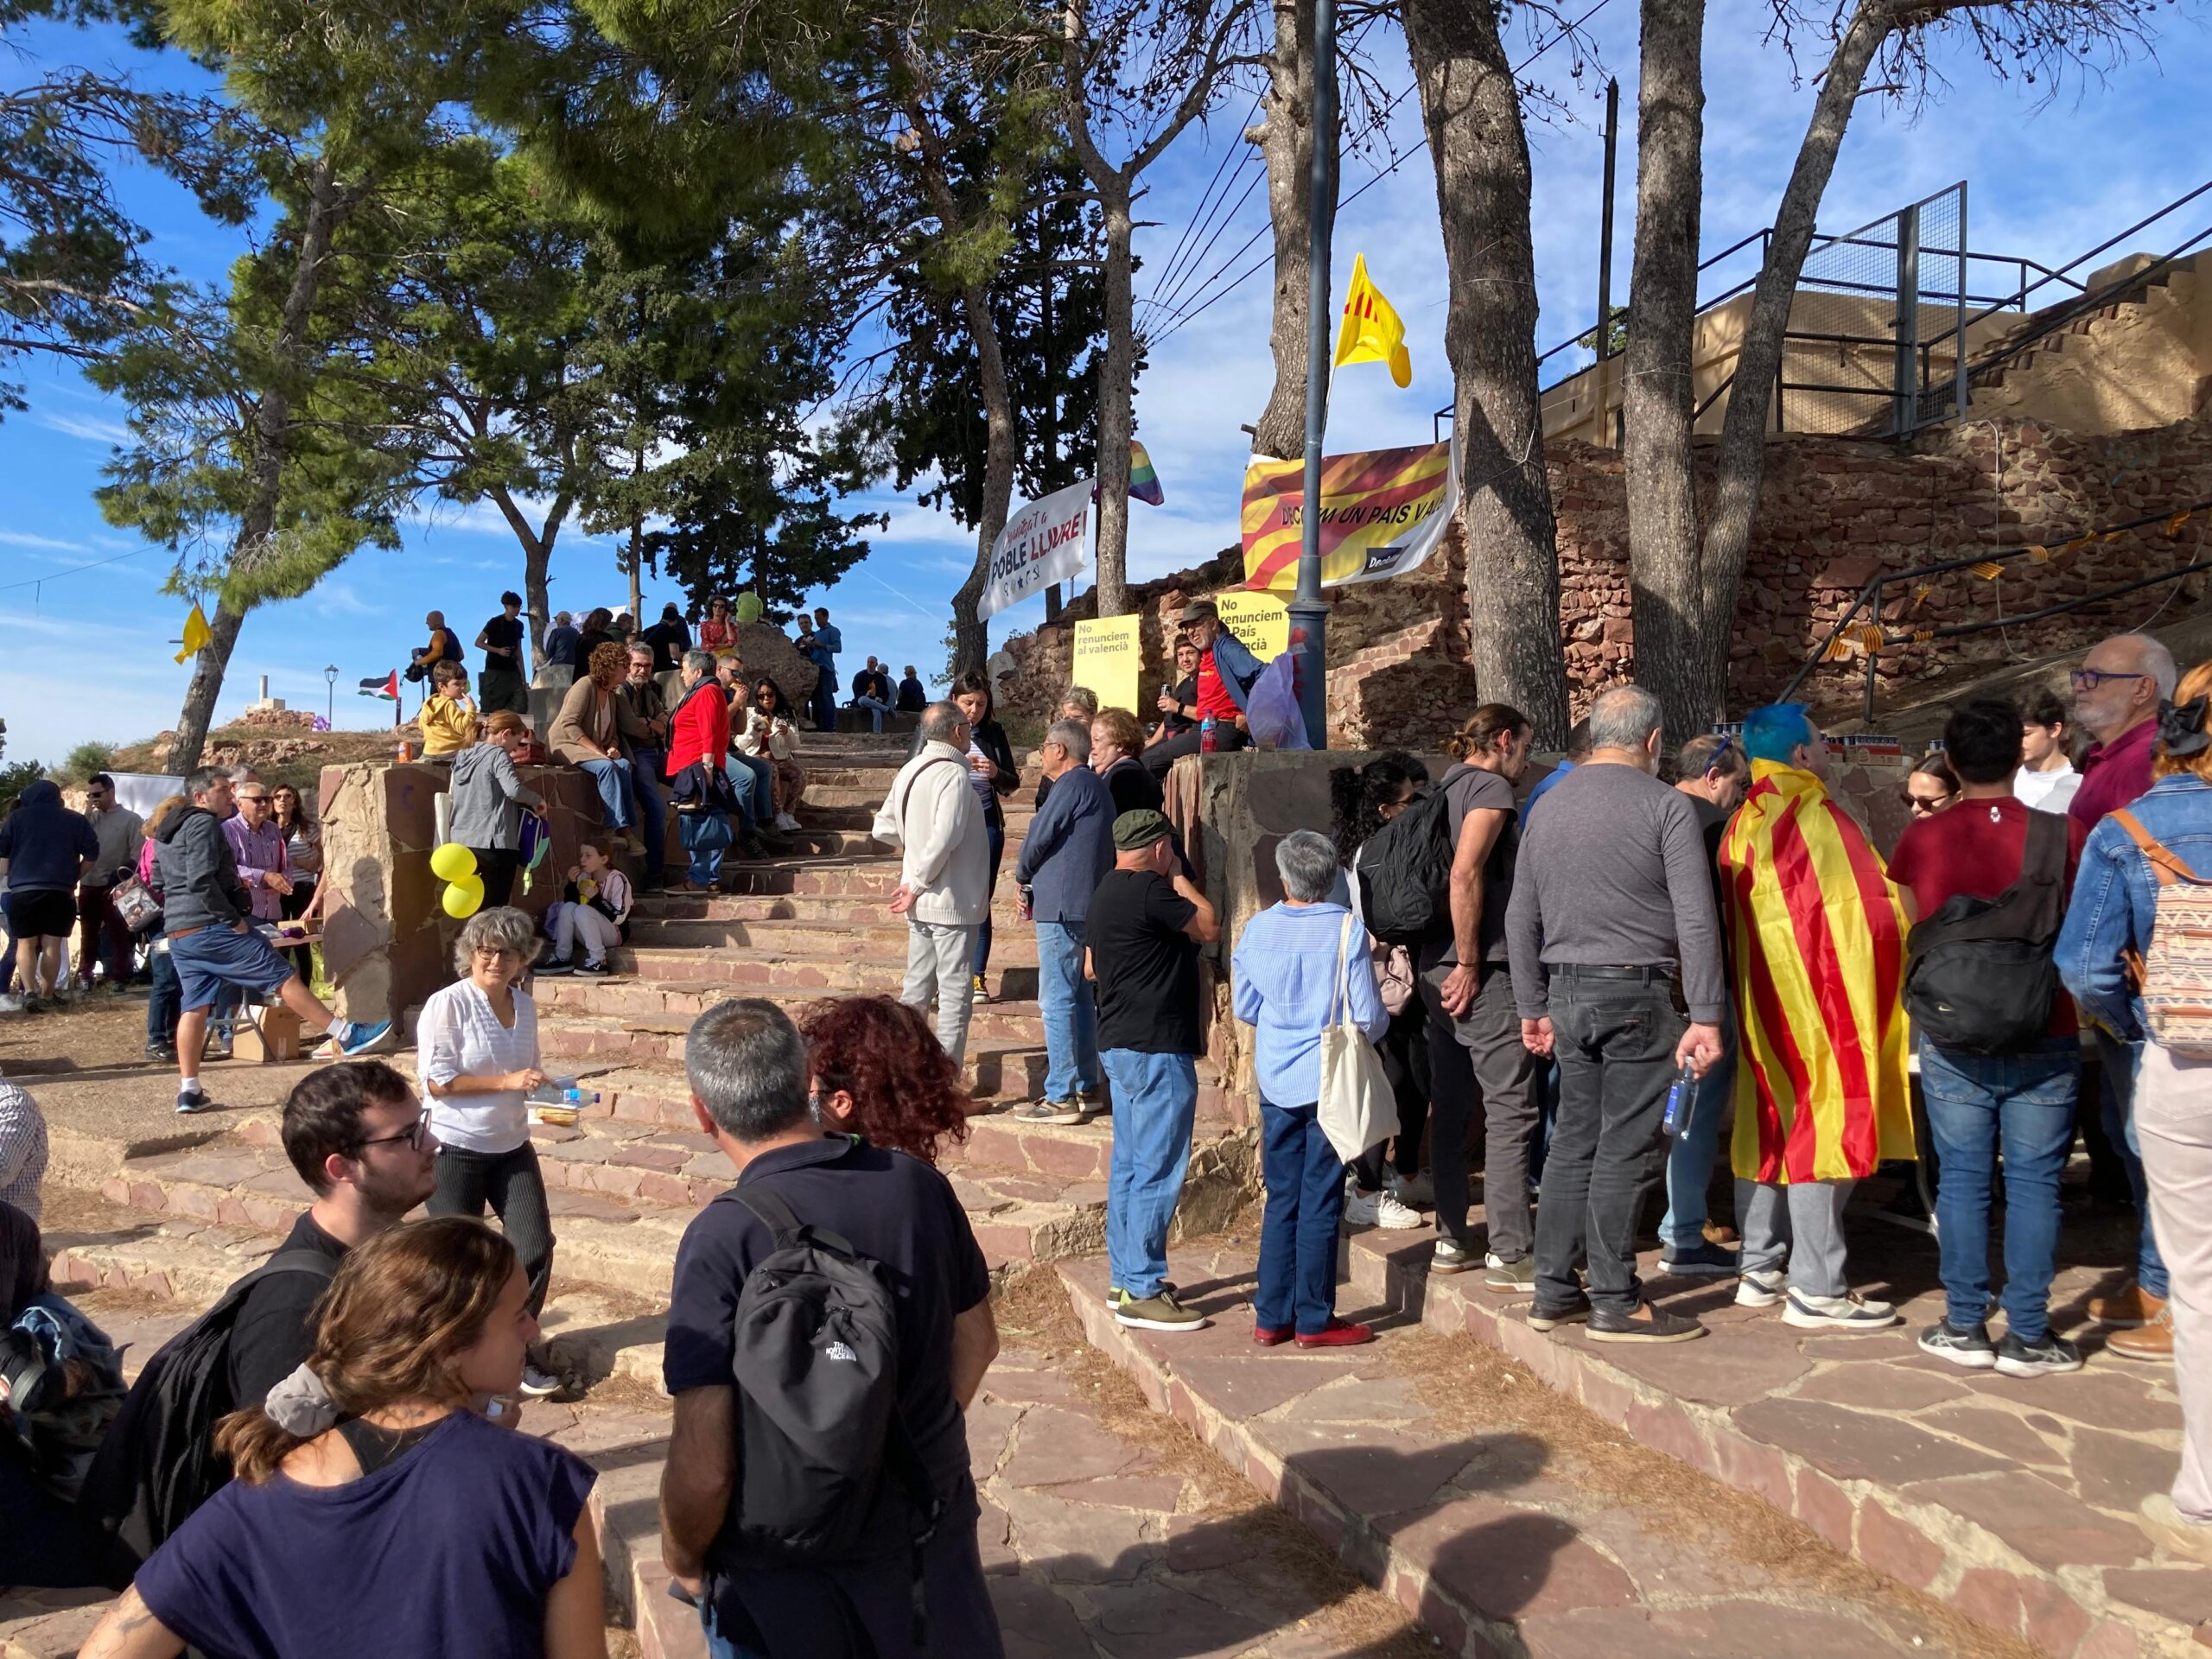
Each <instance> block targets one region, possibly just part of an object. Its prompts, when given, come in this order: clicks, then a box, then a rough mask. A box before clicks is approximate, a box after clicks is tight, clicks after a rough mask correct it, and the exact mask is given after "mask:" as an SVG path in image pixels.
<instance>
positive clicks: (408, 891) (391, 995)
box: [316, 761, 635, 1021]
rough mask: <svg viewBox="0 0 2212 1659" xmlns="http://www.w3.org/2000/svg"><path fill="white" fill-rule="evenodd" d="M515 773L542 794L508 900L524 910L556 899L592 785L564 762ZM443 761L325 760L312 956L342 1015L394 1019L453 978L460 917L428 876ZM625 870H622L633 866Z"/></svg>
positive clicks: (593, 803) (594, 816)
mask: <svg viewBox="0 0 2212 1659" xmlns="http://www.w3.org/2000/svg"><path fill="white" fill-rule="evenodd" d="M518 771H519V772H520V773H521V775H522V780H523V782H524V784H525V785H528V786H529V787H530V788H531V789H534V790H536V791H537V792H538V793H539V794H540V795H543V797H544V798H545V800H546V820H547V822H548V823H549V824H550V827H551V829H552V831H553V844H552V846H551V848H550V849H549V850H548V851H547V853H546V855H545V861H544V862H543V864H542V865H540V866H539V868H538V871H537V876H536V878H535V879H534V880H533V881H532V883H531V891H530V892H529V893H524V892H523V890H522V880H521V878H520V877H517V878H516V881H515V891H514V896H513V898H512V900H511V901H510V902H512V904H514V905H515V906H517V907H518V908H520V909H522V910H525V911H527V912H530V914H531V916H533V917H536V916H542V915H543V914H544V913H545V907H546V906H548V905H550V904H551V903H552V902H553V901H554V900H555V899H558V898H559V897H560V896H561V884H562V881H563V878H564V877H565V875H566V874H567V872H568V870H569V867H570V866H571V865H573V864H574V863H575V861H576V849H577V846H578V845H579V843H581V842H584V841H587V840H589V839H590V838H591V837H592V836H593V835H594V833H595V832H597V831H599V829H600V828H601V823H600V803H599V792H598V791H597V790H596V789H595V788H594V785H593V784H592V781H591V779H589V778H588V777H586V776H585V775H584V774H583V773H582V772H576V771H574V770H572V769H570V768H569V767H565V766H522V767H518ZM447 784H448V768H447V767H444V766H431V765H428V764H426V763H423V762H416V763H415V764H412V765H409V766H391V765H387V764H385V762H382V761H363V762H358V763H356V764H354V765H352V766H325V767H324V768H323V770H322V785H321V803H320V804H319V806H318V808H317V810H316V817H318V818H319V819H320V820H321V824H322V857H323V878H322V879H323V880H324V881H325V882H326V883H333V884H335V893H336V896H335V897H334V899H333V900H332V902H331V905H330V907H329V911H328V914H327V918H326V920H325V921H324V924H323V932H322V941H323V943H322V955H323V962H324V963H325V965H326V966H327V969H328V970H329V973H330V976H331V979H332V980H333V982H334V983H335V984H336V986H337V988H338V995H337V1004H338V1012H339V1013H340V1014H343V1015H344V1016H345V1017H346V1019H348V1020H372V1021H373V1020H397V1019H400V1018H402V1017H403V1016H404V1014H406V1012H407V1010H408V1009H410V1008H411V1007H416V1006H417V1005H418V1004H420V1003H421V1002H422V1001H423V998H424V997H426V996H428V995H429V994H430V993H431V992H432V991H435V990H436V989H437V988H439V987H440V986H442V985H444V984H446V983H447V982H449V981H450V980H451V979H452V978H453V970H452V957H453V941H454V936H455V935H456V934H458V933H459V932H460V931H461V924H460V923H459V922H456V921H454V919H453V918H451V917H449V916H448V915H447V914H446V913H445V911H444V909H443V908H442V905H441V902H440V900H441V898H442V894H443V893H444V891H445V883H443V882H442V881H441V880H438V879H437V877H435V876H434V875H432V874H430V853H431V850H432V849H434V848H435V846H436V845H437V804H436V803H437V798H438V797H439V796H440V795H442V794H443V793H444V792H445V790H446V786H447ZM634 873H635V872H634V870H633V872H632V874H634Z"/></svg>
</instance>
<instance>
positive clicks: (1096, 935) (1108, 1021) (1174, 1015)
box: [1084, 870, 1206, 1054]
mask: <svg viewBox="0 0 2212 1659" xmlns="http://www.w3.org/2000/svg"><path fill="white" fill-rule="evenodd" d="M1197 914H1198V911H1197V909H1196V908H1195V907H1194V906H1192V903H1191V901H1190V900H1189V899H1185V898H1184V897H1183V896H1182V894H1180V893H1177V892H1176V891H1175V889H1174V887H1173V885H1171V884H1170V883H1169V881H1168V880H1167V878H1166V877H1165V876H1162V875H1154V874H1153V873H1152V872H1151V871H1150V870H1109V871H1107V873H1106V879H1105V880H1103V881H1101V882H1100V883H1099V884H1098V891H1097V892H1096V893H1092V894H1091V895H1090V914H1089V916H1088V917H1087V918H1085V921H1084V933H1085V935H1086V936H1087V942H1088V943H1089V944H1090V960H1091V967H1092V969H1093V971H1094V972H1095V973H1096V976H1097V987H1098V1046H1099V1047H1101V1048H1127V1049H1133V1050H1135V1052H1138V1053H1140V1054H1203V1053H1205V1052H1206V1039H1205V1030H1204V1028H1203V1027H1201V1026H1200V1025H1199V1023H1198V942H1197V941H1196V940H1194V939H1193V938H1191V936H1190V935H1189V934H1187V933H1185V932H1184V931H1183V929H1184V928H1185V926H1186V925H1188V924H1189V922H1190V919H1191V918H1192V917H1193V916H1195V915H1197Z"/></svg>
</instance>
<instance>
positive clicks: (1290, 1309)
mask: <svg viewBox="0 0 2212 1659" xmlns="http://www.w3.org/2000/svg"><path fill="white" fill-rule="evenodd" d="M1320 1119H1321V1115H1320V1113H1319V1111H1317V1110H1316V1109H1314V1108H1313V1106H1312V1105H1310V1104H1309V1105H1305V1106H1290V1107H1285V1106H1277V1105H1274V1103H1271V1102H1269V1101H1266V1100H1262V1101H1261V1103H1260V1136H1261V1155H1262V1167H1263V1171H1264V1173H1265V1176H1266V1179H1267V1184H1268V1207H1267V1211H1266V1213H1265V1216H1264V1217H1263V1218H1262V1221H1261V1224H1260V1285H1259V1290H1258V1293H1257V1294H1255V1296H1254V1297H1253V1298H1252V1318H1253V1322H1254V1323H1255V1324H1256V1325H1258V1326H1259V1327H1260V1328H1261V1329H1262V1330H1263V1331H1281V1330H1282V1329H1284V1328H1285V1327H1286V1326H1292V1327H1294V1328H1295V1329H1296V1331H1297V1332H1298V1334H1299V1335H1300V1336H1304V1337H1312V1336H1318V1335H1319V1334H1320V1333H1321V1332H1324V1331H1325V1330H1327V1329H1328V1328H1329V1321H1330V1320H1331V1319H1334V1318H1335V1317H1336V1313H1337V1224H1338V1222H1339V1221H1340V1220H1342V1219H1343V1218H1344V1160H1343V1159H1341V1158H1339V1157H1338V1156H1337V1149H1336V1148H1335V1147H1332V1146H1331V1145H1330V1144H1329V1137H1328V1136H1327V1135H1324V1134H1322V1132H1321V1121H1320Z"/></svg>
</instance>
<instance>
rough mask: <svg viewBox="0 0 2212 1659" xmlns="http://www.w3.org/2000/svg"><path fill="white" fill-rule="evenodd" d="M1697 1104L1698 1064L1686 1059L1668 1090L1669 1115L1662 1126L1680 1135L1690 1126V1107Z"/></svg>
mask: <svg viewBox="0 0 2212 1659" xmlns="http://www.w3.org/2000/svg"><path fill="white" fill-rule="evenodd" d="M1696 1104H1697V1065H1696V1064H1695V1063H1694V1061H1690V1060H1684V1061H1683V1062H1682V1069H1681V1071H1677V1072H1676V1073H1675V1081H1674V1084H1673V1086H1672V1087H1670V1088H1669V1090H1667V1116H1666V1119H1665V1121H1664V1122H1663V1123H1662V1125H1661V1128H1663V1129H1664V1130H1665V1132H1666V1133H1667V1134H1669V1135H1680V1134H1681V1132H1682V1131H1683V1130H1684V1129H1686V1128H1688V1127H1689V1122H1690V1109H1691V1108H1692V1107H1694V1106H1695V1105H1696Z"/></svg>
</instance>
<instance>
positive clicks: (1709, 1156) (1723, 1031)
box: [1659, 1007, 1736, 1250]
mask: <svg viewBox="0 0 2212 1659" xmlns="http://www.w3.org/2000/svg"><path fill="white" fill-rule="evenodd" d="M1735 1092H1736V1014H1735V1010H1734V1008H1733V1007H1731V1008H1730V1009H1729V1011H1728V1012H1727V1013H1726V1014H1723V1015H1722V1016H1721V1018H1720V1058H1719V1059H1718V1060H1717V1061H1715V1062H1714V1063H1713V1069H1712V1070H1711V1071H1707V1073H1706V1074H1705V1075H1704V1076H1703V1077H1700V1078H1699V1079H1698V1084H1697V1096H1696V1098H1695V1100H1694V1103H1692V1105H1691V1107H1690V1116H1689V1122H1688V1123H1686V1124H1682V1125H1679V1126H1678V1130H1679V1132H1678V1133H1677V1134H1676V1135H1675V1141H1674V1144H1673V1145H1672V1146H1670V1147H1668V1148H1667V1214H1666V1216H1665V1217H1664V1218H1663V1219H1662V1221H1661V1222H1660V1224H1659V1242H1660V1243H1661V1244H1662V1245H1664V1246H1665V1247H1666V1248H1667V1249H1670V1250H1687V1249H1689V1248H1690V1247H1691V1246H1692V1245H1694V1244H1701V1243H1704V1242H1705V1221H1706V1195H1707V1193H1708V1192H1710V1191H1711V1190H1712V1186H1713V1160H1714V1159H1715V1158H1716V1157H1718V1156H1719V1152H1720V1126H1721V1125H1722V1124H1723V1123H1725V1122H1727V1120H1728V1103H1729V1101H1730V1100H1731V1099H1732V1098H1733V1097H1734V1096H1735Z"/></svg>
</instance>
